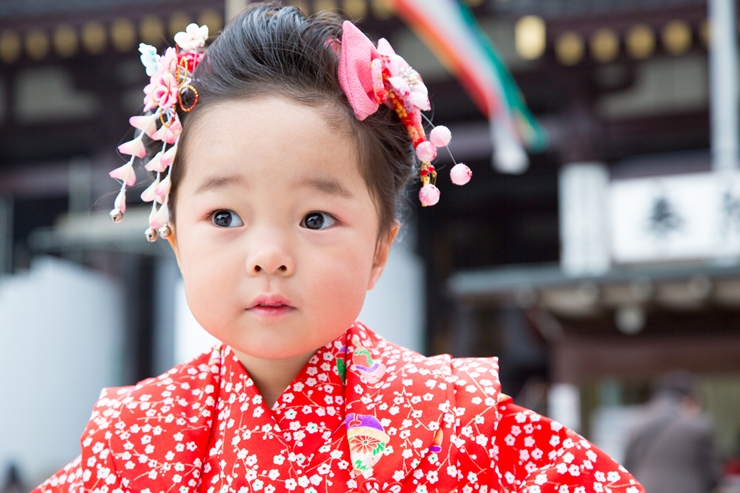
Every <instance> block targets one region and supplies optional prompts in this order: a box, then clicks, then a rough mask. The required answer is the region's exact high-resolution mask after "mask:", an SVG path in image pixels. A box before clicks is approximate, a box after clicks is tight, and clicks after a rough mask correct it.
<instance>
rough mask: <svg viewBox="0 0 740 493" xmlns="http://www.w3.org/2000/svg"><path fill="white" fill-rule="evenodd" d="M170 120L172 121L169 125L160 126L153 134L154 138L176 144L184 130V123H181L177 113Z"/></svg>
mask: <svg viewBox="0 0 740 493" xmlns="http://www.w3.org/2000/svg"><path fill="white" fill-rule="evenodd" d="M170 122H171V123H169V122H168V124H167V125H162V126H161V127H159V130H157V131H156V133H155V134H154V135H153V136H152V139H154V140H161V141H162V142H166V143H167V144H174V143H175V142H177V138H178V137H179V136H180V133H181V132H182V125H181V124H180V119H179V118H178V117H177V114H175V116H174V117H173V118H172V120H170Z"/></svg>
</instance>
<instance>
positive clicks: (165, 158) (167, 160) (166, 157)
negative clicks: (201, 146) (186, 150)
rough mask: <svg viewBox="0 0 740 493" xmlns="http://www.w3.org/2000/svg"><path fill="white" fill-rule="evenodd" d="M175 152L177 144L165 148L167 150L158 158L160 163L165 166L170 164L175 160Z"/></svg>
mask: <svg viewBox="0 0 740 493" xmlns="http://www.w3.org/2000/svg"><path fill="white" fill-rule="evenodd" d="M176 153H177V146H176V145H174V146H172V147H170V148H169V149H167V152H165V153H164V154H162V157H161V158H160V160H159V161H160V163H161V165H162V166H164V167H165V168H169V167H170V166H172V162H173V161H174V160H175V154H176Z"/></svg>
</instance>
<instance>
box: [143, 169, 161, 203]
mask: <svg viewBox="0 0 740 493" xmlns="http://www.w3.org/2000/svg"><path fill="white" fill-rule="evenodd" d="M158 186H159V174H157V179H156V180H154V181H153V182H152V184H151V185H149V186H148V187H147V188H146V190H144V191H143V192H141V200H143V201H144V202H152V201H154V200H156V199H157V194H156V189H157V187H158Z"/></svg>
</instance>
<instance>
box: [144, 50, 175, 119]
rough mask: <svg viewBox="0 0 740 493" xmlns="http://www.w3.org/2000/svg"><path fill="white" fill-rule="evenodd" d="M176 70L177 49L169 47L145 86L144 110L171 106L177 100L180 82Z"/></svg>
mask: <svg viewBox="0 0 740 493" xmlns="http://www.w3.org/2000/svg"><path fill="white" fill-rule="evenodd" d="M176 71H177V51H176V50H175V49H174V48H167V50H166V51H165V52H164V55H162V56H161V57H159V67H158V69H157V72H156V73H155V74H154V75H152V77H151V79H150V80H149V84H147V86H146V87H144V94H145V96H144V111H152V110H154V109H156V108H157V107H162V108H169V107H170V106H172V105H173V104H175V103H176V102H177V91H178V87H179V83H178V81H177V79H176V77H175V72H176ZM173 98H174V99H173ZM163 103H164V105H163Z"/></svg>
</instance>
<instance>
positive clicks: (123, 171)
mask: <svg viewBox="0 0 740 493" xmlns="http://www.w3.org/2000/svg"><path fill="white" fill-rule="evenodd" d="M108 175H109V176H110V177H111V178H114V179H116V180H121V181H122V182H123V183H125V184H126V186H127V187H133V186H134V185H135V184H136V172H135V171H134V161H133V159H131V160H130V161H129V162H128V163H126V164H124V165H123V166H121V167H120V168H116V169H114V170H113V171H111V172H110V173H108Z"/></svg>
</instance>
